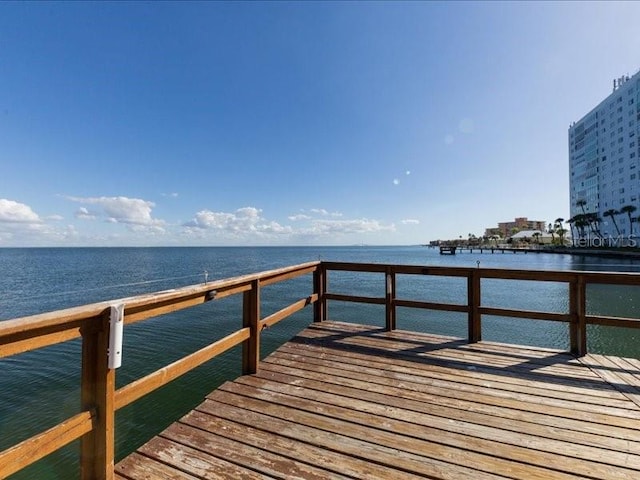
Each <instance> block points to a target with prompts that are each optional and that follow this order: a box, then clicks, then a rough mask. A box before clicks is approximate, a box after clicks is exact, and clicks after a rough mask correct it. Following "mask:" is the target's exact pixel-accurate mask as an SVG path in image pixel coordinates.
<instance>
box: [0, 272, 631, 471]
mask: <svg viewBox="0 0 640 480" xmlns="http://www.w3.org/2000/svg"><path fill="white" fill-rule="evenodd" d="M339 272H349V274H350V275H353V274H355V275H360V274H364V275H367V276H368V278H371V275H374V276H378V278H379V280H380V282H379V285H380V286H384V288H383V289H381V291H380V293H379V294H378V295H374V296H363V295H362V294H354V293H357V292H353V291H350V290H349V288H348V285H347V288H344V287H343V288H344V289H342V290H340V289H338V290H334V289H333V288H335V284H334V283H331V282H330V281H329V277H332V276H333V275H336V274H338V275H339ZM425 277H426V278H434V279H437V278H440V277H450V278H459V279H461V280H462V281H465V282H466V286H467V288H466V290H467V291H466V295H463V296H462V297H463V298H461V299H458V301H457V302H456V303H447V302H443V301H442V299H434V300H435V301H425V300H424V299H415V298H406V297H404V296H403V295H402V293H403V290H402V289H398V285H397V280H398V279H402V280H401V281H402V282H405V281H408V280H410V279H411V278H425ZM292 279H299V280H300V281H301V282H300V283H299V288H300V296H299V297H297V298H298V299H297V300H293V302H292V303H289V299H287V300H286V301H283V302H282V304H283V305H281V307H282V308H280V309H279V310H277V311H275V312H273V313H270V314H269V315H267V316H264V315H263V314H262V308H261V305H262V300H261V291H262V289H263V288H264V287H268V286H269V285H274V284H278V283H281V282H288V281H289V280H292ZM305 279H306V281H305ZM485 279H487V280H491V279H499V280H501V281H504V282H506V284H505V287H504V288H505V289H508V290H505V291H509V292H512V294H513V295H518V292H519V291H520V289H521V288H523V287H522V284H521V283H520V284H519V285H518V286H515V285H516V284H512V285H511V286H509V283H508V282H513V281H517V282H523V281H524V282H558V283H562V284H564V285H566V292H567V304H566V305H567V308H566V309H565V310H564V311H539V310H519V309H513V308H507V307H506V306H505V305H500V304H497V305H496V304H492V303H491V302H490V299H488V298H487V297H486V296H485V295H484V292H485V288H483V281H484V280H485ZM352 283H353V285H354V286H355V284H356V283H357V282H356V281H353V282H352ZM330 285H331V286H332V289H331V290H330V289H329V286H330ZM592 285H609V286H610V287H611V288H614V289H615V288H618V287H624V286H638V285H640V275H638V274H635V273H614V272H578V271H555V272H554V271H535V270H506V269H491V268H489V269H487V268H479V266H478V267H477V268H472V267H442V266H420V265H391V264H360V263H344V262H320V261H318V262H308V263H304V264H300V265H292V266H288V267H282V268H278V269H274V270H267V271H264V272H258V273H254V274H249V275H243V276H239V277H232V278H227V279H221V280H215V281H213V282H205V283H203V284H197V285H191V286H187V287H183V288H180V289H170V290H165V291H162V292H155V293H151V294H145V295H139V296H136V297H128V298H124V299H117V300H112V301H108V302H98V303H93V304H87V305H81V306H78V307H71V308H68V309H64V310H58V311H55V312H45V313H41V314H37V315H33V316H30V317H23V318H16V319H11V320H4V321H2V322H0V358H6V357H12V356H14V355H18V354H21V353H24V352H30V351H33V350H37V349H40V348H43V347H47V346H51V345H57V344H60V343H64V342H68V341H71V340H77V341H79V342H80V343H81V345H82V354H81V356H80V358H79V359H78V362H79V365H76V366H75V367H78V366H80V367H81V372H80V379H79V380H80V385H79V388H78V389H75V390H74V391H75V392H76V393H77V394H78V396H79V398H78V399H77V400H79V405H80V409H79V411H78V412H77V413H74V414H72V415H71V416H70V417H68V418H65V419H63V420H62V421H60V422H58V423H57V424H55V425H53V426H48V427H44V429H43V430H41V431H40V432H38V433H36V434H34V435H32V436H30V437H28V438H25V439H22V440H20V441H18V443H15V444H14V445H12V446H9V447H8V448H6V449H5V450H3V451H0V479H4V478H8V477H10V476H12V475H13V474H14V473H16V472H19V471H21V470H24V469H25V468H27V467H29V466H30V465H32V464H34V463H35V462H38V461H39V460H40V459H44V458H45V457H47V456H48V455H49V454H51V453H53V452H56V451H57V450H59V449H61V448H63V447H65V446H67V445H70V444H71V443H73V442H75V441H77V442H78V443H79V445H80V448H79V452H78V453H79V455H78V466H79V476H80V479H81V480H113V479H114V478H119V479H120V480H125V479H126V480H138V479H156V478H158V479H188V480H195V479H207V480H208V479H222V478H225V479H234V480H235V479H245V478H247V479H251V478H280V479H305V480H306V479H321V478H322V479H346V478H351V479H353V478H366V479H397V478H432V479H473V480H475V479H480V480H482V479H497V478H511V479H539V480H549V479H607V480H617V479H629V480H637V479H639V478H640V360H635V359H622V358H617V357H611V356H602V355H590V354H589V352H588V349H587V346H588V342H587V336H588V332H589V331H590V328H589V327H591V326H607V327H609V328H632V329H638V328H640V321H639V320H638V318H637V317H618V316H611V315H606V314H605V315H603V314H595V313H593V312H590V311H589V310H588V309H587V302H588V300H589V298H590V295H591V294H592V292H593V289H591V288H589V287H590V286H592ZM356 290H357V289H356ZM296 291H297V290H296ZM620 292H621V295H623V293H622V292H624V290H623V289H621V290H620ZM231 296H239V297H240V300H241V304H240V309H239V311H238V312H236V315H237V316H238V317H237V325H238V328H237V330H235V331H232V332H230V333H228V334H226V335H224V336H222V337H221V338H212V339H210V343H208V344H206V345H205V346H203V347H202V348H200V349H199V350H196V351H195V352H192V353H189V354H186V355H185V356H183V357H182V358H180V359H177V360H175V361H173V362H172V363H170V364H168V365H165V366H163V367H161V368H159V369H158V370H155V371H153V372H150V373H147V374H145V375H144V376H142V377H140V378H137V379H136V380H134V381H132V382H130V383H127V384H126V385H121V386H119V387H116V368H117V365H115V364H113V363H112V362H111V361H110V357H111V356H112V350H111V349H110V348H109V345H110V344H111V343H112V342H113V344H114V345H115V344H117V339H118V335H119V333H118V332H122V331H123V329H122V328H114V327H112V326H116V325H117V324H118V323H119V322H122V323H123V324H124V331H126V330H128V328H129V325H132V324H134V323H137V322H142V321H145V320H148V319H151V318H156V317H159V316H163V315H166V314H170V313H172V312H177V311H179V310H185V309H190V308H193V307H196V306H198V305H201V304H203V303H206V302H211V301H218V300H220V299H223V298H226V297H231ZM333 302H352V303H364V304H370V305H377V306H379V307H380V308H379V317H378V318H363V321H364V323H367V322H377V323H378V324H382V325H384V327H383V328H374V327H370V326H364V325H354V324H345V323H337V322H334V321H330V319H331V318H332V317H331V316H330V315H329V313H328V312H329V310H328V309H329V304H330V303H333ZM307 307H311V308H312V309H313V312H312V315H311V317H312V322H313V324H312V325H311V326H310V327H308V328H307V329H305V330H303V331H302V332H301V333H300V334H298V335H297V336H296V337H295V338H293V339H292V340H291V341H289V342H287V343H286V344H284V345H283V346H282V347H280V348H279V349H278V350H277V351H276V352H274V353H273V354H271V355H270V356H268V357H267V358H264V359H263V358H262V355H261V332H262V331H263V330H264V329H265V328H267V327H271V326H273V325H275V324H277V323H279V322H281V321H284V320H286V319H288V318H289V317H291V316H292V315H293V314H295V313H296V312H300V311H301V310H303V309H305V308H307ZM401 308H412V309H421V310H426V311H431V312H434V311H435V312H457V313H459V314H463V316H466V323H467V331H468V335H467V337H466V338H464V339H456V338H444V337H439V336H433V335H427V334H423V333H414V332H407V331H402V330H398V318H397V317H398V309H401ZM338 311H339V310H338ZM122 312H124V316H123V315H122ZM338 315H339V314H338ZM485 316H493V317H509V318H517V319H521V320H522V321H534V322H535V321H539V320H545V321H554V322H560V323H564V324H566V326H567V334H568V338H567V344H568V347H569V352H561V351H555V350H545V349H542V348H527V347H522V346H517V345H501V344H495V343H488V342H483V341H482V332H483V317H485ZM400 320H401V319H400ZM310 321H311V319H310ZM192 334H193V332H192V331H185V335H192ZM125 335H126V333H125ZM233 348H238V349H241V358H240V362H241V371H242V373H243V376H241V377H240V378H238V379H236V380H235V381H233V382H228V383H225V384H223V385H222V386H221V387H220V388H218V389H217V390H215V391H214V392H212V393H211V394H210V395H209V396H208V398H207V399H206V400H205V401H204V402H203V403H202V404H201V405H200V406H199V407H197V408H196V409H195V410H194V411H192V412H191V413H189V414H188V415H186V416H185V417H183V418H182V419H180V420H178V421H177V422H176V423H174V424H173V425H171V426H170V427H169V428H167V429H166V430H165V431H164V432H162V433H161V434H160V435H159V436H157V437H156V438H153V439H152V440H150V441H149V442H148V443H146V444H145V445H143V446H142V447H140V448H139V449H138V450H137V451H136V452H133V453H132V454H131V455H129V456H128V457H126V458H125V459H123V460H122V461H120V462H119V463H117V465H116V461H115V445H116V436H117V432H116V422H115V416H116V413H117V411H118V410H120V409H122V408H124V407H126V406H127V405H130V404H132V403H134V402H136V401H137V400H139V399H140V398H142V397H144V396H145V395H147V394H149V393H151V392H153V391H156V390H158V389H159V388H161V387H163V386H165V385H167V384H168V383H169V382H171V381H173V380H174V379H176V378H178V377H180V376H182V375H184V374H186V373H187V372H190V371H192V370H193V369H195V368H197V367H198V366H200V365H203V364H204V363H206V362H209V361H211V360H213V359H215V358H216V357H218V356H219V355H221V354H223V353H224V352H227V351H229V350H230V349H233ZM135 353H136V352H135V351H134V352H132V354H135ZM70 393H72V392H70ZM0 395H1V394H0ZM70 398H71V397H70ZM16 413H19V414H21V415H28V413H27V412H24V411H23V410H22V409H21V408H16ZM168 420H171V421H174V420H175V419H168ZM122 434H125V435H126V432H124V433H120V435H122ZM114 467H115V468H114Z"/></svg>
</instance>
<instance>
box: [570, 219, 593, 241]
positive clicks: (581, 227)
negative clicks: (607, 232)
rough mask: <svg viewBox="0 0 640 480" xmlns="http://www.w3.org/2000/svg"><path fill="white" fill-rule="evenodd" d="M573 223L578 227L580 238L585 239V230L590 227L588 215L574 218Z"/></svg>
mask: <svg viewBox="0 0 640 480" xmlns="http://www.w3.org/2000/svg"><path fill="white" fill-rule="evenodd" d="M573 223H574V225H575V226H576V229H577V230H578V231H579V232H580V238H584V233H585V232H584V229H585V227H588V226H589V225H590V224H589V222H588V221H587V218H586V215H584V214H582V213H579V214H578V215H576V216H575V217H573Z"/></svg>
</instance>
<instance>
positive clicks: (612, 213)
mask: <svg viewBox="0 0 640 480" xmlns="http://www.w3.org/2000/svg"><path fill="white" fill-rule="evenodd" d="M619 213H620V212H619V211H618V210H616V209H615V208H611V209H609V210H607V211H606V212H604V213H603V214H602V215H603V216H605V217H611V221H612V222H613V226H614V227H616V232H617V233H618V236H620V229H619V228H618V224H617V223H616V215H618V214H619Z"/></svg>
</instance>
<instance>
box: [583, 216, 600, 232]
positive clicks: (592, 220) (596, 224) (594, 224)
mask: <svg viewBox="0 0 640 480" xmlns="http://www.w3.org/2000/svg"><path fill="white" fill-rule="evenodd" d="M584 218H585V220H586V222H587V225H588V226H589V230H591V233H593V234H594V235H595V236H596V237H599V238H602V234H601V233H600V222H601V221H602V219H601V218H600V217H599V216H598V214H597V213H591V212H589V213H585V214H584Z"/></svg>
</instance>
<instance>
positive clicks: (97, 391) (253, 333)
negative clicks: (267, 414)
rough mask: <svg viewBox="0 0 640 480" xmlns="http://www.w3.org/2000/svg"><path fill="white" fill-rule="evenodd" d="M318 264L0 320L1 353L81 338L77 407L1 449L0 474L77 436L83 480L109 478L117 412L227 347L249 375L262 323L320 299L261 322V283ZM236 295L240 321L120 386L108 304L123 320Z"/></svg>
mask: <svg viewBox="0 0 640 480" xmlns="http://www.w3.org/2000/svg"><path fill="white" fill-rule="evenodd" d="M319 265H320V262H308V263H304V264H301V265H294V266H290V267H285V268H279V269H274V270H268V271H265V272H259V273H254V274H250V275H243V276H239V277H233V278H227V279H222V280H217V281H213V282H208V283H205V284H200V285H194V286H189V287H184V288H180V289H173V290H166V291H162V292H157V293H153V294H147V295H139V296H136V297H129V298H124V299H119V300H113V301H108V302H98V303H94V304H89V305H83V306H80V307H73V308H68V309H64V310H59V311H55V312H48V313H44V314H39V315H33V316H30V317H24V318H18V319H13V320H7V321H2V322H0V358H3V357H8V356H11V355H16V354H18V353H23V352H28V351H31V350H36V349H38V348H41V347H46V346H50V345H55V344H58V343H62V342H66V341H69V340H73V339H76V338H79V337H80V338H82V374H81V382H82V385H81V405H82V410H83V412H82V413H80V414H77V415H76V416H74V417H72V418H71V419H69V420H66V421H64V422H61V423H59V424H58V425H56V426H54V427H52V428H50V429H49V430H46V431H45V432H42V433H39V434H36V435H34V436H32V437H30V438H28V439H26V440H24V441H22V442H20V443H19V444H17V445H14V446H13V447H10V448H8V449H6V450H4V451H2V452H0V478H5V477H6V476H8V475H11V474H13V473H15V472H17V471H19V470H21V469H23V468H25V467H27V466H29V465H30V464H32V463H34V462H35V461H37V460H39V459H40V458H42V457H44V456H46V455H48V454H50V453H52V452H54V451H56V450H58V449H60V448H62V447H63V446H65V445H67V444H68V443H70V442H71V441H73V440H76V439H78V438H80V439H81V453H80V470H81V477H82V479H83V480H88V479H96V480H109V479H112V478H113V476H114V456H115V452H114V450H115V433H114V429H115V426H114V418H115V412H116V411H117V410H118V409H120V408H122V407H124V406H126V405H128V404H130V403H131V402H134V401H136V400H138V399H139V398H141V397H143V396H144V395H146V394H148V393H150V392H152V391H154V390H156V389H158V388H160V387H162V386H164V385H166V384H167V383H169V382H170V381H172V380H174V379H176V378H177V377H179V376H181V375H184V374H185V373H187V372H189V371H191V370H193V369H194V368H196V367H198V366H199V365H202V364H203V363H205V362H206V361H208V360H211V359H212V358H214V357H216V356H218V355H220V354H221V353H223V352H225V351H227V350H229V349H230V348H232V347H234V346H236V345H240V344H243V345H244V348H243V358H245V363H244V364H243V369H244V370H245V371H248V372H255V371H256V370H257V368H258V362H259V359H260V331H261V330H262V327H264V326H269V325H272V324H275V323H277V322H278V321H280V320H282V319H284V318H286V317H287V316H290V315H291V314H293V313H295V312H297V311H298V310H301V309H302V308H304V307H305V306H306V305H311V304H313V303H315V302H316V301H318V295H317V293H315V292H314V293H312V294H311V295H308V296H306V297H305V298H303V299H302V300H299V301H296V302H294V303H293V304H291V305H290V306H288V307H286V308H284V309H282V310H281V311H279V312H276V314H273V315H271V316H269V317H267V318H265V319H264V320H260V318H259V317H260V295H259V291H260V288H261V287H264V286H265V285H270V284H274V283H279V282H283V281H286V280H290V279H293V278H296V277H300V276H302V275H307V274H311V273H313V274H314V275H315V272H316V270H317V269H318V268H319ZM240 293H242V294H243V295H244V298H245V301H244V314H243V316H244V319H245V323H246V325H245V326H241V327H240V328H239V329H238V330H236V331H235V332H232V333H231V334H229V335H227V336H226V337H224V338H222V339H220V340H218V341H215V342H213V343H212V344H210V345H207V346H205V347H204V348H202V349H200V350H198V351H196V352H194V353H192V354H190V355H187V356H185V357H183V358H181V359H179V360H177V361H175V362H173V363H172V364H170V365H167V366H165V367H162V368H160V369H159V370H157V371H155V372H152V373H151V374H149V375H147V376H145V377H143V378H140V379H138V380H136V381H134V382H132V383H130V384H128V385H125V386H124V387H121V388H120V389H119V390H117V391H116V390H115V370H111V369H109V368H107V358H108V356H107V351H108V343H109V341H108V340H109V314H110V306H111V305H113V304H117V303H124V305H125V308H124V321H125V325H129V324H132V323H135V322H139V321H143V320H146V319H148V318H152V317H156V316H159V315H163V314H167V313H170V312H175V311H178V310H183V309H186V308H190V307H193V306H195V305H199V304H202V303H204V302H208V301H211V300H215V299H220V298H224V297H227V296H230V295H236V294H240Z"/></svg>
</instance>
